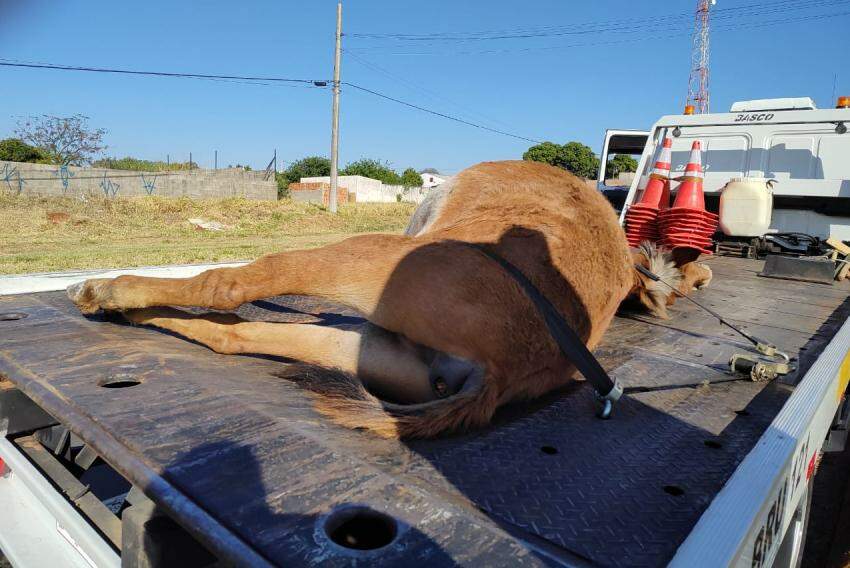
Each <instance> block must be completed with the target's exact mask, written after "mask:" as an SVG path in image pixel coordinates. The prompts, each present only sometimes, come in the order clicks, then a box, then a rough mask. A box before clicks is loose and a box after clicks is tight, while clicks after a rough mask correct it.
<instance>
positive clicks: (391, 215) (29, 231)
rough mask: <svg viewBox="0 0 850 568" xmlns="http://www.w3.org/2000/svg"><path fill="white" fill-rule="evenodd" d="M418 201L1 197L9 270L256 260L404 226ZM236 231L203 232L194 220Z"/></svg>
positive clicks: (0, 269) (0, 236) (0, 245)
mask: <svg viewBox="0 0 850 568" xmlns="http://www.w3.org/2000/svg"><path fill="white" fill-rule="evenodd" d="M413 209H414V205H412V204H407V203H400V204H395V203H393V204H377V203H370V204H365V203H364V204H356V205H343V206H341V207H340V211H339V214H338V215H336V216H334V215H331V214H329V213H328V212H327V211H326V210H325V209H323V208H321V207H318V206H316V205H311V204H306V203H293V202H291V201H276V202H268V201H249V200H245V199H216V200H202V201H193V200H190V199H173V198H162V197H138V198H117V199H104V198H98V199H89V200H87V201H80V200H78V199H73V198H57V197H33V196H20V197H18V196H12V195H9V194H6V193H2V192H0V274H20V273H28V272H48V271H60V270H74V269H85V268H118V267H130V266H148V265H156V264H178V263H198V262H218V261H227V260H248V259H253V258H256V257H258V256H261V255H263V254H267V253H270V252H278V251H282V250H287V249H294V248H310V247H316V246H320V245H324V244H327V243H332V242H336V241H339V240H342V239H344V238H345V237H348V236H351V235H355V234H360V233H373V232H399V231H401V230H403V229H404V227H405V225H406V224H407V221H408V219H409V218H410V215H411V214H412V213H413ZM196 217H198V218H203V219H205V220H211V221H218V222H220V223H223V224H224V225H226V226H227V227H228V228H227V229H225V230H223V231H220V232H212V231H201V230H198V229H195V228H194V227H193V226H192V225H191V224H190V223H189V222H188V219H190V218H196Z"/></svg>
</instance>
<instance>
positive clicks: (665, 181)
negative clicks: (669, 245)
mask: <svg viewBox="0 0 850 568" xmlns="http://www.w3.org/2000/svg"><path fill="white" fill-rule="evenodd" d="M672 146H673V141H672V140H671V139H670V138H665V139H664V142H663V144H662V147H661V153H660V154H659V155H658V159H657V160H656V162H655V167H654V168H653V170H652V173H651V174H649V181H648V182H647V184H646V188H644V190H643V194H642V195H641V199H640V202H639V203H635V204H633V205H632V206H631V207H629V210H628V212H627V213H626V238H627V239H628V241H629V245H630V246H633V247H636V246H638V245H639V244H640V242H641V241H645V240H649V241H657V240H659V237H660V234H659V232H658V212H659V210H660V209H666V208H668V207H669V206H670V180H669V177H670V163H671V158H672Z"/></svg>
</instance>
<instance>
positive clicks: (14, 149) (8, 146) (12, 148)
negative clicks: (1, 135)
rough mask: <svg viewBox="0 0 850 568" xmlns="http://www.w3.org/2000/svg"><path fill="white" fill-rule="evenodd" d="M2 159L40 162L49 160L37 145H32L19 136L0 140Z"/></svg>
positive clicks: (0, 157)
mask: <svg viewBox="0 0 850 568" xmlns="http://www.w3.org/2000/svg"><path fill="white" fill-rule="evenodd" d="M0 160H7V161H9V162H30V163H38V162H45V161H47V156H45V155H44V152H42V151H41V150H40V149H38V148H36V147H35V146H30V145H29V144H27V143H26V142H24V141H23V140H20V139H18V138H6V139H5V140H0Z"/></svg>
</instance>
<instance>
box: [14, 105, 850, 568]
mask: <svg viewBox="0 0 850 568" xmlns="http://www.w3.org/2000/svg"><path fill="white" fill-rule="evenodd" d="M848 121H850V109H848V108H837V109H825V110H818V109H816V108H814V104H813V103H812V102H811V101H810V100H809V99H780V100H763V101H749V102H743V103H736V105H735V106H734V107H733V108H732V110H731V111H730V112H728V113H716V114H703V115H691V116H689V115H670V116H664V117H662V118H660V119H659V120H658V121H657V122H656V123H655V124H654V125H653V126H652V128H651V129H649V130H648V131H646V132H643V133H641V132H634V131H628V132H613V131H609V132H608V133H607V134H606V139H605V145H604V150H603V155H602V158H603V160H602V171H601V172H600V178H601V179H600V181H601V183H602V184H603V185H604V164H605V162H606V161H607V157H608V154H610V153H617V152H627V151H629V152H633V153H635V154H637V153H640V154H641V157H640V160H639V164H638V172H637V175H636V176H635V179H634V181H633V182H632V183H631V184H630V185H629V186H628V187H626V188H621V189H619V190H615V191H619V193H620V197H621V199H622V202H621V203H620V204H619V206H618V207H619V209H620V210H621V211H622V212H623V214H625V212H626V211H627V210H628V207H629V206H630V204H631V203H634V201H635V199H636V196H637V195H639V193H640V189H641V188H642V187H643V185H645V183H646V180H647V175H648V173H649V172H650V170H651V165H652V159H653V156H654V155H655V153H656V151H657V149H658V147H659V145H660V144H661V141H662V140H663V139H664V138H665V137H668V136H670V137H672V138H673V140H674V146H673V156H674V160H673V161H674V164H673V169H674V171H676V170H681V169H683V168H684V164H685V162H686V161H687V154H688V150H689V149H690V146H691V142H692V141H693V140H697V139H699V140H701V142H702V146H703V149H704V158H705V159H704V163H705V166H706V177H705V191H706V196H707V197H706V200H707V202H708V206H709V208H714V207H716V202H717V195H718V192H719V191H720V189H721V188H722V187H723V185H724V184H725V183H726V182H727V181H728V180H729V179H730V178H734V177H747V176H749V177H764V178H768V177H769V178H772V179H776V180H778V182H779V183H777V184H776V186H775V188H776V190H775V204H776V211H775V214H774V218H773V220H774V224H773V225H772V227H771V229H772V234H780V233H790V232H805V233H807V234H808V235H810V236H811V237H812V238H816V239H825V238H827V237H833V238H836V239H839V240H846V239H848V238H850V213H848V211H847V207H848V205H847V204H848V203H850V161H848V160H847V157H848V156H850V135H848V134H846V128H845V127H844V125H845V124H846V123H847V122H848ZM622 137H627V139H625V138H622ZM603 189H606V188H604V187H603ZM765 238H766V237H765ZM771 242H772V243H773V245H772V246H779V244H777V243H778V242H779V241H771ZM724 250H727V249H724ZM753 250H756V253H752V251H753ZM742 251H743V252H742ZM751 253H752V254H751ZM757 253H758V249H757V247H756V248H755V249H753V248H752V247H751V248H748V249H746V250H744V249H740V250H739V251H738V253H737V254H729V253H728V252H727V253H726V254H715V255H712V256H709V257H707V258H704V259H703V261H704V262H706V263H708V265H709V266H710V267H711V268H712V270H713V273H714V279H713V281H712V282H711V285H710V286H709V287H708V288H707V289H704V290H700V291H697V292H695V293H694V295H693V297H694V298H695V299H697V300H698V301H699V302H700V303H701V304H703V305H704V306H706V307H709V308H710V309H711V310H713V311H715V312H717V313H719V314H722V316H723V318H724V319H725V320H727V321H729V322H733V323H734V325H735V326H737V327H739V328H741V329H743V330H746V332H747V333H749V334H752V335H757V336H758V337H760V338H764V339H765V341H768V342H770V343H771V344H773V345H776V346H778V347H780V348H781V349H782V350H783V351H785V352H786V353H787V354H788V355H789V358H790V362H791V367H792V369H791V372H789V373H787V374H784V375H781V376H780V377H778V378H776V379H774V380H772V381H756V380H752V378H751V377H750V376H746V375H742V374H740V373H735V372H733V371H732V370H731V369H730V368H729V361H730V359H731V358H733V356H736V355H740V354H745V355H746V354H749V355H755V356H757V355H758V354H754V352H753V349H752V347H751V345H750V344H749V343H747V342H746V341H743V340H741V339H740V336H739V335H738V334H736V333H735V332H734V331H732V330H730V329H729V328H728V327H727V326H725V325H723V324H721V323H720V322H719V321H718V320H717V319H716V318H715V317H714V316H712V315H711V314H708V313H706V312H705V311H703V310H701V309H699V308H698V307H697V306H694V305H692V304H690V303H688V302H679V303H677V304H676V306H675V307H674V309H673V317H672V319H669V320H660V319H654V318H651V317H649V316H647V315H646V314H644V313H642V312H639V311H628V310H624V311H623V312H622V313H621V314H619V315H618V316H617V318H615V321H614V323H613V324H612V326H611V328H610V330H609V331H608V333H607V335H606V337H605V339H604V341H603V343H602V344H601V345H600V346H599V347H598V348H597V350H596V352H595V355H596V357H597V358H598V359H599V361H600V362H601V363H602V365H603V366H604V367H605V369H606V370H607V371H608V373H609V374H610V375H611V376H612V377H613V378H616V379H617V380H618V381H619V382H620V383H621V384H622V385H623V387H624V389H625V394H624V395H623V396H622V398H621V399H620V401H619V402H618V403H617V405H616V407H615V409H614V412H613V415H612V417H611V418H610V419H608V420H600V419H599V418H597V417H596V413H595V410H596V399H595V396H594V393H593V389H592V388H591V387H590V385H588V384H587V383H585V382H583V381H576V382H575V383H574V384H572V385H571V386H569V387H567V388H566V389H564V391H563V392H558V393H554V394H553V395H551V396H547V397H545V398H544V399H541V400H536V401H531V402H527V403H522V404H515V405H512V406H510V407H507V408H505V409H503V410H501V411H500V412H499V413H498V415H497V417H496V419H495V421H494V423H493V424H492V425H491V426H490V427H488V428H485V429H482V430H477V431H473V432H469V433H466V434H461V435H455V436H449V437H443V438H440V439H434V440H415V441H393V440H383V439H376V438H375V437H374V436H372V435H370V434H368V433H365V432H358V431H351V430H346V429H343V428H340V427H337V426H335V425H333V424H330V423H328V422H327V421H326V420H324V419H323V418H322V417H320V416H319V415H317V414H316V413H315V412H314V411H313V410H312V407H311V404H310V399H309V397H308V396H307V395H306V394H305V393H304V392H303V391H302V390H300V389H299V388H297V387H295V386H293V385H292V384H290V383H288V382H286V381H282V380H281V379H279V378H277V377H276V376H275V375H276V374H277V373H278V372H279V371H280V370H281V368H282V367H283V366H286V365H289V364H291V362H289V361H285V360H276V359H271V358H265V357H263V358H261V357H246V356H241V357H237V356H225V355H218V354H216V353H213V352H211V351H210V350H208V349H206V348H205V347H203V346H200V345H196V344H192V343H190V342H187V341H185V340H183V339H181V338H178V337H174V336H172V335H169V334H167V333H162V332H158V331H155V330H151V329H145V328H139V327H132V326H129V325H120V322H116V321H114V320H112V319H110V317H109V316H101V317H91V318H84V317H82V316H81V315H79V313H78V312H77V310H76V309H75V308H74V307H73V306H72V305H71V304H70V302H69V301H68V300H67V298H66V297H65V294H64V291H63V290H64V288H65V287H66V286H67V285H69V284H70V283H73V282H76V281H79V280H81V279H84V278H90V277H94V276H98V275H99V274H96V273H78V274H72V275H69V274H63V275H57V274H45V275H27V276H16V277H6V278H3V279H0V294H3V295H2V296H0V434H2V436H0V460H2V462H0V473H2V477H0V510H2V511H3V515H0V548H2V550H3V551H4V553H5V554H6V556H7V557H8V558H9V560H10V561H11V562H12V564H13V565H14V566H24V567H27V566H42V565H48V563H53V564H56V565H67V566H104V567H105V566H118V565H123V566H172V565H180V566H212V565H230V564H233V565H240V566H268V565H279V566H319V565H321V566H350V565H363V566H366V565H368V566H399V565H409V566H425V565H427V566H456V565H469V566H472V565H475V566H595V565H600V566H608V565H618V566H661V565H671V566H683V567H691V566H757V567H762V566H789V567H790V566H797V565H799V563H800V561H801V558H802V552H803V543H804V542H805V538H804V536H805V530H806V525H807V518H808V511H809V503H810V499H811V486H812V479H813V476H814V475H816V471H817V464H818V460H819V456H820V455H821V454H822V452H825V451H836V450H840V449H841V448H843V446H844V442H845V440H846V434H847V422H848V409H847V405H846V398H845V394H846V389H847V384H848V381H850V323H848V321H847V320H848V314H850V300H848V294H850V282H848V281H847V280H844V281H841V282H835V283H833V284H822V283H812V282H805V281H800V280H793V279H772V278H763V277H760V276H759V273H760V272H761V271H762V268H763V264H764V261H763V260H760V259H759V258H753V257H754V256H755V257H758V256H759V255H758V254H757ZM204 268H206V267H171V268H167V269H141V270H138V271H137V272H136V273H141V274H154V273H157V271H162V270H167V271H170V274H172V275H174V276H186V275H190V274H193V273H197V272H199V271H201V270H202V269H204ZM110 275H115V272H112V273H110ZM238 312H239V313H240V315H241V316H242V317H244V318H247V319H254V320H265V321H287V322H311V323H322V324H324V325H356V324H357V322H358V321H359V315H358V314H356V313H353V312H351V311H350V310H348V309H347V308H345V307H343V306H338V305H333V304H329V303H328V302H325V301H321V300H317V299H314V298H305V297H279V298H270V299H268V300H264V301H261V302H255V303H253V304H249V305H245V306H242V307H241V308H239V310H238Z"/></svg>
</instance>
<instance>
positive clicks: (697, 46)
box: [685, 0, 715, 114]
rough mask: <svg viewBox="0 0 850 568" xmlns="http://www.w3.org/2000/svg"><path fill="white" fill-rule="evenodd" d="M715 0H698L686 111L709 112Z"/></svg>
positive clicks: (690, 112)
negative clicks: (711, 20) (710, 38)
mask: <svg viewBox="0 0 850 568" xmlns="http://www.w3.org/2000/svg"><path fill="white" fill-rule="evenodd" d="M714 4H715V0H697V11H696V21H695V24H694V47H693V51H692V52H691V74H690V77H688V100H687V102H686V103H685V105H686V107H685V112H689V114H692V113H694V112H696V113H698V114H702V113H706V112H708V102H709V95H708V19H709V9H710V7H711V6H713V5H714Z"/></svg>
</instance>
